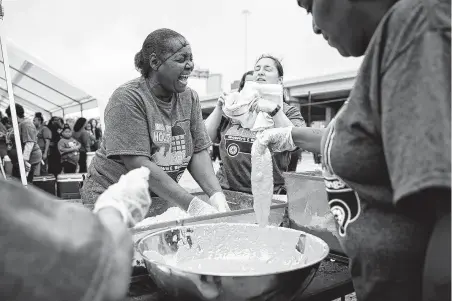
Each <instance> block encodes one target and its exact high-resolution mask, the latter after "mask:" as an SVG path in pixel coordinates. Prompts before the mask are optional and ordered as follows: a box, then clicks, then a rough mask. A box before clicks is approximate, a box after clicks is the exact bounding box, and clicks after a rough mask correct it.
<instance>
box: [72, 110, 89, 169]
mask: <svg viewBox="0 0 452 301" xmlns="http://www.w3.org/2000/svg"><path fill="white" fill-rule="evenodd" d="M85 125H86V118H83V117H80V118H79V119H77V121H76V122H75V124H74V132H73V133H72V137H73V138H74V139H75V140H77V141H78V142H79V143H80V145H81V147H80V159H79V161H78V165H79V172H80V173H85V172H87V169H88V168H87V166H86V158H87V156H86V153H87V152H90V151H91V143H90V141H91V140H90V137H89V133H88V131H87V130H85Z"/></svg>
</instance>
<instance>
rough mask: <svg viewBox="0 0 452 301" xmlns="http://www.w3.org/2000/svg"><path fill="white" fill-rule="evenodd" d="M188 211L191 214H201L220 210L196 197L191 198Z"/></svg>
mask: <svg viewBox="0 0 452 301" xmlns="http://www.w3.org/2000/svg"><path fill="white" fill-rule="evenodd" d="M187 212H188V214H190V215H191V216H200V215H208V214H214V213H218V210H217V209H215V208H214V207H213V206H211V205H209V204H207V203H206V202H204V201H202V200H201V199H199V198H197V197H194V198H193V200H191V202H190V205H188V210H187Z"/></svg>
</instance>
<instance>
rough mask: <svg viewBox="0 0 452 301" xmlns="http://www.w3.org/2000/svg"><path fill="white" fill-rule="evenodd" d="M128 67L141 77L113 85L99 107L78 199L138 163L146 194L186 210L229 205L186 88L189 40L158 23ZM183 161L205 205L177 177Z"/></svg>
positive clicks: (193, 96) (88, 199)
mask: <svg viewBox="0 0 452 301" xmlns="http://www.w3.org/2000/svg"><path fill="white" fill-rule="evenodd" d="M135 67H136V68H137V70H139V71H140V73H141V77H139V78H136V79H134V80H131V81H129V82H127V83H125V84H123V85H122V86H120V87H119V88H118V89H116V91H114V93H113V95H112V96H111V98H110V100H109V102H108V105H107V107H106V109H105V136H104V139H103V140H102V143H101V145H100V148H99V150H98V151H97V152H96V155H95V157H94V158H93V160H92V163H91V165H90V167H89V170H88V175H87V178H86V180H85V183H84V185H83V189H82V199H83V202H84V203H94V202H95V201H96V199H97V198H98V196H99V195H100V194H101V193H102V192H103V191H105V190H106V189H107V188H108V187H109V186H110V185H111V184H113V183H116V182H118V180H119V178H120V177H121V175H124V174H126V173H127V172H128V171H130V170H132V169H136V168H140V167H141V166H145V167H147V168H148V169H149V170H150V171H151V175H150V177H149V187H150V190H151V191H152V193H155V194H156V195H158V196H159V197H160V198H162V199H164V200H165V201H167V202H171V203H173V204H175V205H178V206H179V207H181V208H182V209H184V210H187V211H188V213H189V214H190V215H199V214H206V213H213V212H217V210H219V211H228V210H229V207H228V205H227V203H226V199H225V196H224V194H223V192H222V189H221V187H220V184H219V183H218V181H217V179H216V177H215V173H214V171H213V167H212V163H211V161H210V156H209V153H208V149H209V147H210V145H211V141H210V139H209V136H208V134H207V131H206V128H205V126H204V122H203V119H202V114H201V107H200V103H199V98H198V95H197V93H196V92H195V91H193V90H191V89H190V88H188V87H187V80H188V77H189V75H190V73H191V72H192V71H193V67H194V64H193V55H192V52H191V47H190V44H189V43H188V42H187V40H186V39H185V38H184V37H183V36H182V35H181V34H179V33H177V32H175V31H173V30H170V29H158V30H156V31H154V32H152V33H151V34H149V35H148V36H147V38H146V39H145V41H144V43H143V46H142V49H141V50H140V51H139V52H138V53H137V54H136V56H135ZM187 168H188V170H189V171H190V173H191V175H192V176H193V178H194V179H195V180H196V181H197V182H198V183H199V185H200V186H201V188H202V189H203V191H204V192H205V193H206V194H207V195H208V196H209V197H210V200H209V203H210V205H209V204H207V203H205V202H203V201H201V200H200V199H199V198H197V197H193V196H192V195H190V194H189V193H188V192H186V191H185V189H183V188H182V187H181V186H179V184H178V183H177V182H178V180H179V179H180V177H181V176H182V174H183V172H184V170H185V169H187ZM211 205H212V206H211Z"/></svg>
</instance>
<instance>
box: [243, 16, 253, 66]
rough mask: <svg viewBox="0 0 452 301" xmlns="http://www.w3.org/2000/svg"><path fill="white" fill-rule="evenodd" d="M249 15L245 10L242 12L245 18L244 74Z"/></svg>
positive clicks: (246, 57)
mask: <svg viewBox="0 0 452 301" xmlns="http://www.w3.org/2000/svg"><path fill="white" fill-rule="evenodd" d="M250 14H251V12H250V11H249V10H247V9H245V10H243V11H242V15H243V16H244V17H245V47H244V48H245V53H244V55H245V60H244V64H245V65H244V68H245V70H244V72H246V71H248V69H247V68H248V17H249V15H250Z"/></svg>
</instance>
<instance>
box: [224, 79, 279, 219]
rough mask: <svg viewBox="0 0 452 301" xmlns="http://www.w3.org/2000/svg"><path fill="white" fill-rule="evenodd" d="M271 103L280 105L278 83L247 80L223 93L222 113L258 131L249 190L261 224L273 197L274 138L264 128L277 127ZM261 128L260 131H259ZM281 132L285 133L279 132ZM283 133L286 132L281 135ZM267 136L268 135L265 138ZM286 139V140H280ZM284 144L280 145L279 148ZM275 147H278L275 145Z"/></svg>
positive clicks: (275, 138)
mask: <svg viewBox="0 0 452 301" xmlns="http://www.w3.org/2000/svg"><path fill="white" fill-rule="evenodd" d="M274 104H276V105H279V106H280V107H282V106H283V89H282V86H281V85H279V84H259V83H255V82H248V83H247V84H246V85H245V87H244V88H243V90H242V91H241V92H235V93H231V94H229V95H227V96H226V97H225V100H224V106H223V112H224V113H225V115H226V116H228V117H229V118H231V119H234V120H236V121H239V122H240V124H241V126H242V127H244V128H247V129H250V130H251V131H254V132H258V133H257V137H261V136H262V138H264V139H256V140H255V142H254V143H253V146H252V148H251V166H252V168H251V190H252V193H253V198H254V203H253V208H254V211H255V214H256V220H257V223H258V224H259V225H260V226H262V227H265V226H267V224H268V218H269V215H270V206H271V202H272V197H273V187H274V185H273V164H272V156H271V153H270V149H269V145H272V146H273V145H274V144H275V143H276V141H277V140H278V139H277V137H276V136H275V137H273V136H272V135H266V134H264V133H266V131H270V130H275V131H277V130H279V131H277V132H276V133H280V132H281V131H280V130H281V129H277V128H274V127H275V123H274V121H273V118H272V117H271V116H270V114H269V113H270V112H269V110H270V109H268V108H271V107H272V106H274ZM262 131H263V132H262ZM282 133H285V132H284V131H282ZM282 136H283V137H285V136H287V135H286V134H283V135H282ZM266 137H268V138H266ZM281 140H284V141H286V140H287V139H281ZM282 147H287V146H284V145H280V146H279V148H282ZM275 148H276V149H278V146H276V145H275Z"/></svg>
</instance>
